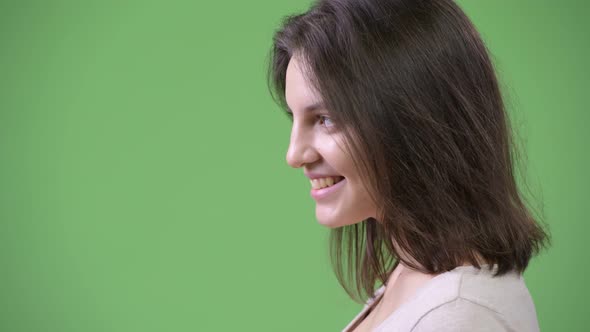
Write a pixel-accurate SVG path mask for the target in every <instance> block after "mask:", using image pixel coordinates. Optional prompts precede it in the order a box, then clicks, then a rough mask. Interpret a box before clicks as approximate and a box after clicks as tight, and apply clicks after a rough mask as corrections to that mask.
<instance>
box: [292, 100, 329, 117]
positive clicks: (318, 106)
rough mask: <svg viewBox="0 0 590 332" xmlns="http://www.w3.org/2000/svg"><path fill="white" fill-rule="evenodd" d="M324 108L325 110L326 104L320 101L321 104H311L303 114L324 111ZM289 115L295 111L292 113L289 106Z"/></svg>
mask: <svg viewBox="0 0 590 332" xmlns="http://www.w3.org/2000/svg"><path fill="white" fill-rule="evenodd" d="M322 108H324V102H323V101H319V102H316V103H314V104H311V105H309V106H307V107H305V108H304V109H303V112H312V111H316V110H318V109H322ZM287 113H291V114H293V111H291V108H289V106H287Z"/></svg>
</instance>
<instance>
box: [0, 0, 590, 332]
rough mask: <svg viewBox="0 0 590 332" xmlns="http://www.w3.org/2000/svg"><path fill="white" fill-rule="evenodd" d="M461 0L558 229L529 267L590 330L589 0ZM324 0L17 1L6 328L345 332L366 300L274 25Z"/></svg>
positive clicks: (0, 111)
mask: <svg viewBox="0 0 590 332" xmlns="http://www.w3.org/2000/svg"><path fill="white" fill-rule="evenodd" d="M458 3H459V5H460V6H461V7H462V8H463V9H464V10H465V12H466V13H467V14H468V16H469V17H470V18H471V19H472V21H473V22H474V24H475V25H476V26H477V28H478V29H479V31H480V32H481V35H482V37H483V39H484V41H485V42H486V44H487V46H488V48H489V49H490V52H491V54H492V56H493V60H494V63H495V65H496V67H497V72H498V76H499V78H500V81H501V83H502V89H503V92H504V93H505V96H506V102H507V106H508V110H509V112H510V116H511V117H512V121H513V124H514V129H515V130H517V131H518V137H519V142H520V143H521V144H522V145H523V146H524V147H525V148H524V151H525V152H526V159H525V162H524V165H523V168H522V169H523V170H524V171H523V172H522V174H519V179H520V180H519V181H522V183H523V192H526V193H527V197H528V198H529V201H530V204H531V206H532V207H533V208H534V211H536V213H538V216H539V218H542V219H543V220H544V221H545V222H546V224H547V226H548V230H549V231H550V232H551V235H552V246H551V247H550V249H549V250H547V251H544V252H542V253H541V254H540V255H539V256H537V257H535V258H533V260H532V261H531V263H530V266H529V267H528V269H527V270H526V271H525V273H524V277H525V279H526V282H527V286H528V287H529V290H530V292H531V295H532V297H533V299H534V301H535V304H536V309H537V314H538V318H539V323H540V327H541V330H542V331H585V330H587V329H588V326H590V315H589V314H588V308H587V305H586V303H587V299H588V298H590V291H589V289H588V286H587V279H588V275H589V273H590V268H589V267H588V265H589V259H588V255H587V252H588V246H589V245H590V241H589V240H588V234H590V226H589V225H590V223H589V222H588V217H587V216H586V215H587V210H586V208H587V207H588V205H589V203H590V202H589V196H590V195H589V190H588V188H589V187H590V181H589V176H588V170H589V169H590V163H589V156H588V154H589V152H588V151H589V148H588V144H589V143H590V135H589V133H588V130H587V128H586V127H587V125H588V124H589V123H590V115H589V114H590V113H589V112H588V106H587V105H588V102H587V100H588V95H589V83H590V81H589V77H590V75H589V74H590V73H589V70H588V64H587V61H588V59H590V49H589V40H590V38H589V37H588V36H589V33H590V24H589V23H588V17H590V10H589V8H590V6H588V4H587V3H586V2H585V1H577V0H563V1H559V2H557V1H548V0H535V1H533V0H494V1H483V0H477V1H475V0H460V1H458ZM310 4H311V1H294V0H281V1H276V0H273V1H271V0H252V1H177V0H167V1H163V0H161V1H133V0H129V1H112V0H111V1H109V0H106V1H91V0H88V1H71V0H51V1H35V0H23V1H1V2H0V85H1V86H0V156H1V157H0V158H1V162H0V267H1V270H0V331H2V332H99V331H100V332H102V331H105V332H106V331H108V332H134V331H137V332H139V331H141V332H152V331H167V332H168V331H175V332H176V331H273V332H274V331H282V332H286V331H340V329H342V328H343V327H344V326H345V325H346V324H347V323H348V322H349V321H350V320H351V318H352V317H354V315H356V314H357V313H358V312H359V310H360V309H361V307H362V306H361V305H360V304H359V303H355V302H353V301H352V300H351V299H350V298H349V297H348V296H347V294H346V293H345V292H344V290H343V289H342V288H341V287H340V285H339V284H338V282H337V280H336V277H335V275H334V273H333V272H332V269H331V266H330V261H329V253H328V241H327V240H328V234H329V230H328V229H327V228H326V227H323V226H322V225H320V224H318V222H317V220H316V219H315V216H314V201H313V199H312V198H311V197H310V195H309V190H310V184H309V181H308V180H307V178H305V176H304V174H303V172H302V169H293V168H291V167H289V165H287V163H286V161H285V154H286V152H287V147H288V144H289V135H290V130H291V124H290V122H289V120H288V119H287V118H286V117H285V116H284V115H283V114H282V113H281V110H280V109H279V107H278V105H276V104H274V102H273V101H272V99H271V97H270V95H269V92H268V89H267V85H266V69H267V60H268V58H267V56H268V53H269V50H270V46H271V42H272V40H271V38H272V35H273V33H274V31H275V29H276V28H277V27H278V26H279V24H280V22H281V19H282V17H284V16H285V15H288V14H292V13H296V12H302V11H304V10H306V9H307V8H308V7H309V5H310ZM525 180H526V181H525ZM524 183H526V184H527V186H526V188H525V187H524ZM279 327H280V328H279Z"/></svg>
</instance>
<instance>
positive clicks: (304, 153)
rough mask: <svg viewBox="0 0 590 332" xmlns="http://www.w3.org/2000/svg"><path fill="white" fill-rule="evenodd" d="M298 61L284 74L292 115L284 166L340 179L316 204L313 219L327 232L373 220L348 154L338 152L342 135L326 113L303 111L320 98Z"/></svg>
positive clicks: (372, 210) (373, 209)
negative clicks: (330, 192) (341, 181)
mask: <svg viewBox="0 0 590 332" xmlns="http://www.w3.org/2000/svg"><path fill="white" fill-rule="evenodd" d="M300 64H301V63H300V61H299V59H298V57H296V56H293V57H292V58H291V61H290V62H289V65H288V67H287V72H286V88H285V98H286V100H287V104H288V105H289V108H290V109H291V111H292V114H293V126H292V129H291V138H290V143H289V149H288V151H287V156H286V160H287V163H288V164H289V165H290V166H291V167H293V168H303V169H304V171H305V172H317V173H321V174H329V175H340V176H343V177H344V178H345V179H344V180H343V181H345V183H343V186H342V187H341V188H340V189H338V191H336V192H334V193H332V194H331V195H329V196H327V197H325V198H322V199H319V200H317V201H316V210H315V212H316V219H317V220H318V222H319V223H320V224H322V225H324V226H327V227H330V228H336V227H342V226H346V225H351V224H355V223H358V222H361V221H363V220H364V219H366V218H369V217H373V218H374V217H375V215H376V211H377V209H376V206H375V204H374V203H373V201H372V200H371V198H370V197H369V194H368V193H367V191H366V190H365V189H364V187H363V185H362V184H361V180H360V177H359V175H358V172H357V171H356V169H355V167H354V166H353V162H352V158H351V156H350V154H349V153H348V152H347V151H345V150H344V149H342V148H341V146H344V135H343V133H342V132H341V131H339V130H338V125H337V124H336V123H334V121H333V120H331V119H330V114H329V112H328V110H326V109H324V108H318V109H316V110H312V111H310V110H306V107H308V106H310V105H312V104H314V103H316V102H321V98H320V97H319V95H318V94H317V93H316V92H315V90H314V89H313V88H312V86H311V85H310V84H309V82H308V81H307V80H306V79H305V77H304V74H303V72H302V70H301V65H300Z"/></svg>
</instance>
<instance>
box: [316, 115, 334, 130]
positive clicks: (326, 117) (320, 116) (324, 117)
mask: <svg viewBox="0 0 590 332" xmlns="http://www.w3.org/2000/svg"><path fill="white" fill-rule="evenodd" d="M318 118H320V119H329V120H330V121H332V125H331V126H324V127H326V128H331V127H334V121H333V120H332V118H330V117H329V116H325V115H318Z"/></svg>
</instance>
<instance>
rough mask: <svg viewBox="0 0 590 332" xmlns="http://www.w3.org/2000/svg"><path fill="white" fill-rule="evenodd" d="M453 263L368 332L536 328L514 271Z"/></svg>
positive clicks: (520, 331)
mask: <svg viewBox="0 0 590 332" xmlns="http://www.w3.org/2000/svg"><path fill="white" fill-rule="evenodd" d="M481 267H482V269H481V270H479V269H477V268H476V267H475V266H458V267H456V268H455V269H453V270H451V271H448V272H445V273H442V274H439V275H436V276H435V277H433V278H432V279H430V280H429V281H428V282H427V283H426V284H425V285H423V286H422V287H420V288H419V289H418V290H417V291H416V293H415V294H414V295H413V296H412V297H411V298H410V299H409V300H408V301H406V302H405V303H403V304H402V305H401V306H400V307H398V309H397V310H395V311H394V312H393V313H392V314H391V315H390V316H389V317H387V318H386V319H385V320H384V321H383V322H382V323H381V324H380V325H379V326H377V327H376V328H375V329H374V330H373V331H372V332H434V331H437V332H451V331H452V332H464V331H469V332H492V331H493V332H502V331H506V332H508V331H510V332H538V331H539V325H538V321H537V313H536V311H535V305H534V303H533V299H532V298H531V295H530V293H529V291H528V288H527V287H526V285H525V281H524V278H523V277H522V275H521V274H519V273H518V272H516V271H511V272H509V273H507V274H505V275H502V276H499V277H493V276H492V273H493V272H495V271H496V270H497V268H498V266H497V265H494V266H493V269H492V271H490V270H489V265H487V264H484V265H482V266H481ZM384 290H385V286H381V287H380V288H379V289H377V290H376V291H375V294H374V295H373V297H371V298H370V299H369V300H367V302H366V303H365V306H364V307H363V309H362V311H361V312H360V313H359V314H358V315H357V316H356V317H354V319H353V320H352V321H351V322H350V323H349V324H348V325H347V326H346V327H345V328H344V329H343V330H342V332H349V329H350V328H351V327H352V326H353V325H354V323H356V321H357V320H360V319H361V318H362V317H363V316H364V315H365V314H366V313H367V311H368V309H369V307H370V305H371V304H372V303H373V302H374V301H375V300H376V299H377V298H378V297H379V296H380V295H381V294H382V293H383V291H384Z"/></svg>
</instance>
